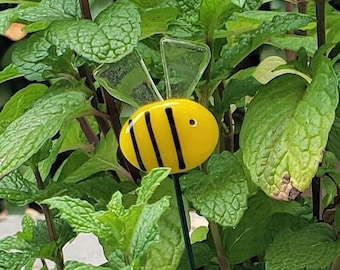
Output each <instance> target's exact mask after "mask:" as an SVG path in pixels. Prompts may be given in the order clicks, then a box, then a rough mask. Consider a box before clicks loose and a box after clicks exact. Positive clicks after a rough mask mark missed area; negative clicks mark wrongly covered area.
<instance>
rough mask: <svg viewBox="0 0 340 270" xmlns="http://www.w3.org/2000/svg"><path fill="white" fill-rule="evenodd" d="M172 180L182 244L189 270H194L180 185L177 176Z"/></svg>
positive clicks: (173, 176) (174, 175)
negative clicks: (182, 239)
mask: <svg viewBox="0 0 340 270" xmlns="http://www.w3.org/2000/svg"><path fill="white" fill-rule="evenodd" d="M172 180H173V182H174V188H175V193H176V200H177V206H178V213H179V218H180V220H181V227H182V232H183V238H184V244H185V250H186V253H187V256H188V260H189V266H190V270H195V269H196V267H195V259H194V254H193V252H192V248H191V243H190V236H189V228H188V223H187V219H186V216H185V210H184V203H183V197H182V191H181V184H180V182H179V175H178V174H173V175H172Z"/></svg>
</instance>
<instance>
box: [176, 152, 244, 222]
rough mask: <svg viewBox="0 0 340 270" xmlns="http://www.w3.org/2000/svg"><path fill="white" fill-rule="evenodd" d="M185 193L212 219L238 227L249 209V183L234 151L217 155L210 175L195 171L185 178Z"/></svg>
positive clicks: (208, 172)
mask: <svg viewBox="0 0 340 270" xmlns="http://www.w3.org/2000/svg"><path fill="white" fill-rule="evenodd" d="M182 179H183V181H185V182H184V183H183V186H184V187H187V188H186V189H185V192H184V195H185V196H186V197H187V198H188V200H189V201H191V203H192V204H193V206H194V208H195V209H196V210H197V211H198V212H199V213H200V214H201V215H203V216H205V217H206V218H207V219H208V220H210V221H213V222H216V223H218V224H220V225H222V226H230V227H235V226H236V225H237V224H238V222H239V221H240V219H241V218H242V216H243V213H244V211H245V210H246V209H247V199H248V185H247V179H246V177H245V175H244V173H243V169H242V166H241V164H240V163H238V161H237V160H236V158H235V157H234V156H233V154H231V153H230V152H223V153H222V154H220V155H213V156H212V157H211V158H210V159H209V161H208V164H207V174H205V173H202V172H201V171H192V172H189V174H187V175H184V176H183V177H182Z"/></svg>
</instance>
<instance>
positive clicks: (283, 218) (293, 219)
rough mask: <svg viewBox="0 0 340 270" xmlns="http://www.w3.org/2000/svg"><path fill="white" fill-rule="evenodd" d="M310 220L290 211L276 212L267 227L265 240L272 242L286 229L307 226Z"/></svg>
mask: <svg viewBox="0 0 340 270" xmlns="http://www.w3.org/2000/svg"><path fill="white" fill-rule="evenodd" d="M309 223H310V221H307V220H306V219H304V218H302V217H300V216H294V215H292V214H289V213H274V214H273V215H272V216H271V219H270V220H269V222H268V223H267V225H266V227H265V235H264V240H265V241H266V242H267V243H268V244H270V243H271V242H273V240H274V239H275V238H276V236H277V235H278V234H279V233H280V232H281V231H284V230H288V229H289V230H292V231H298V230H300V229H302V228H303V227H306V226H307V225H308V224H309Z"/></svg>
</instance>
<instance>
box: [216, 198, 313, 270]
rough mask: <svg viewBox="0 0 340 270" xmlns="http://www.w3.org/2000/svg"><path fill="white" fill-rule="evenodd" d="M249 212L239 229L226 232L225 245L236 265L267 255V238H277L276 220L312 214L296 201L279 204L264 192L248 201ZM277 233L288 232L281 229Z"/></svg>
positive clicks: (246, 213)
mask: <svg viewBox="0 0 340 270" xmlns="http://www.w3.org/2000/svg"><path fill="white" fill-rule="evenodd" d="M248 205H249V207H248V209H247V210H246V211H245V213H244V216H243V217H242V219H241V221H240V223H239V224H238V225H237V227H236V228H235V229H233V228H225V229H224V230H223V232H222V235H223V245H224V247H225V250H226V254H228V259H229V261H230V262H231V263H232V264H238V263H242V262H244V261H246V260H248V259H250V258H251V257H254V256H263V254H264V252H265V250H266V249H267V247H268V244H269V243H270V242H271V240H272V239H269V240H270V241H266V240H267V238H269V237H270V236H272V235H273V233H272V232H271V231H270V227H269V226H270V224H271V223H272V220H273V218H274V215H277V217H280V216H282V215H283V214H287V215H288V214H289V217H292V216H294V217H295V216H301V215H304V214H307V213H309V212H310V209H309V208H308V207H306V206H302V205H301V204H299V203H298V202H296V201H288V202H286V201H277V200H273V199H271V198H269V197H268V196H266V195H265V194H264V193H262V192H258V193H256V194H255V195H254V196H252V197H250V198H249V200H248ZM275 229H276V230H281V229H286V228H282V227H279V226H276V227H275Z"/></svg>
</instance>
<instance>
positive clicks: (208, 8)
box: [199, 0, 239, 35]
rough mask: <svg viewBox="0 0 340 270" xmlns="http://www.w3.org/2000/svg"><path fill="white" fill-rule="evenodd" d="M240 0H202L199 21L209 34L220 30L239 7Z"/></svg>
mask: <svg viewBox="0 0 340 270" xmlns="http://www.w3.org/2000/svg"><path fill="white" fill-rule="evenodd" d="M237 4H239V3H238V1H235V0H234V1H229V0H227V1H225V0H202V3H201V7H200V19H199V22H200V23H201V24H202V26H203V27H204V28H205V29H206V32H207V33H208V35H212V34H213V31H214V30H218V29H220V28H221V26H222V25H223V24H224V23H225V21H226V20H227V19H228V18H229V17H230V15H231V14H233V12H235V11H237V10H238V9H239V5H237Z"/></svg>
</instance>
